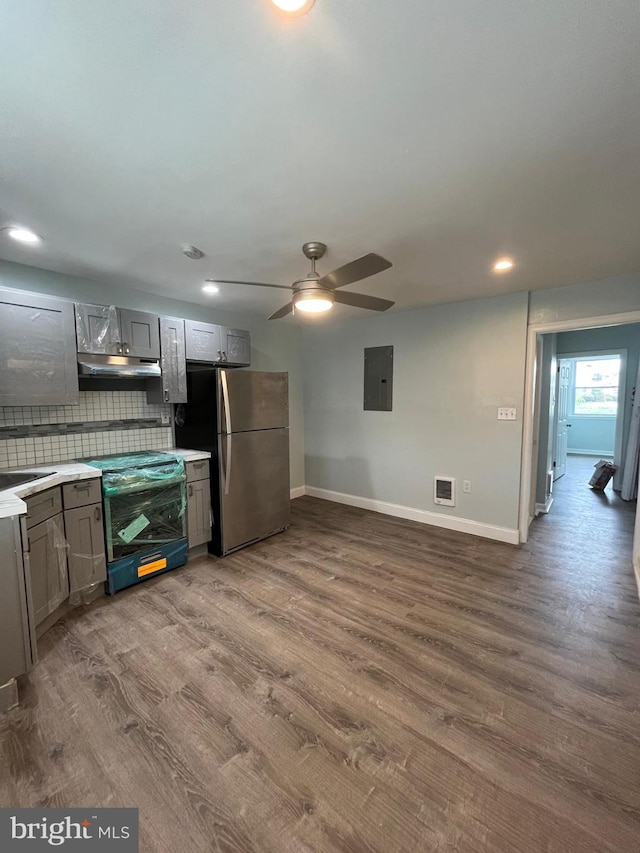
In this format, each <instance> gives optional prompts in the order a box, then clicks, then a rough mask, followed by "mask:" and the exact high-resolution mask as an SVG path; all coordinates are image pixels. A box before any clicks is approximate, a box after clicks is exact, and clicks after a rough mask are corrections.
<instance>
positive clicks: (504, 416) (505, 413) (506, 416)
mask: <svg viewBox="0 0 640 853" xmlns="http://www.w3.org/2000/svg"><path fill="white" fill-rule="evenodd" d="M515 419H516V410H515V409H510V408H503V409H498V420H499V421H515Z"/></svg>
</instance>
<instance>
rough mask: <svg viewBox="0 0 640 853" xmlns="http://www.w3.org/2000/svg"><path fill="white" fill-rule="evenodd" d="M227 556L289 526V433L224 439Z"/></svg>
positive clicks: (268, 432) (224, 539)
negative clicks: (236, 549)
mask: <svg viewBox="0 0 640 853" xmlns="http://www.w3.org/2000/svg"><path fill="white" fill-rule="evenodd" d="M219 458H220V499H221V507H220V510H221V512H220V515H221V519H220V520H221V527H222V529H221V548H222V552H223V554H227V553H229V551H233V550H234V549H235V548H239V547H241V546H242V545H246V544H247V543H249V542H253V541H255V540H256V539H263V538H264V537H265V536H268V535H269V534H270V533H275V532H276V531H278V530H282V529H283V528H285V527H287V526H288V524H289V520H290V493H289V430H288V429H270V430H262V431H254V432H241V433H232V434H231V435H221V436H220V456H219Z"/></svg>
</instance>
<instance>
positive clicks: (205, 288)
mask: <svg viewBox="0 0 640 853" xmlns="http://www.w3.org/2000/svg"><path fill="white" fill-rule="evenodd" d="M202 292H203V293H219V292H220V288H219V287H218V285H217V284H214V283H213V281H209V280H207V282H206V283H205V284H203V285H202Z"/></svg>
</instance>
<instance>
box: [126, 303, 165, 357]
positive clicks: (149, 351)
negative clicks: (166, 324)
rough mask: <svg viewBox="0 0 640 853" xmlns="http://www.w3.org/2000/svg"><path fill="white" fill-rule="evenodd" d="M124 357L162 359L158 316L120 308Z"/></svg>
mask: <svg viewBox="0 0 640 853" xmlns="http://www.w3.org/2000/svg"><path fill="white" fill-rule="evenodd" d="M118 323H119V326H120V340H121V342H122V354H123V355H135V356H137V357H138V358H160V327H159V324H158V317H157V315H156V314H146V313H145V312H144V311H129V309H128V308H118Z"/></svg>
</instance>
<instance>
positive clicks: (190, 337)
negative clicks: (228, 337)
mask: <svg viewBox="0 0 640 853" xmlns="http://www.w3.org/2000/svg"><path fill="white" fill-rule="evenodd" d="M184 325H185V334H186V338H187V341H186V351H187V360H188V361H207V362H218V361H221V360H222V348H221V342H220V326H214V324H213V323H199V322H197V321H196V320H185V324H184Z"/></svg>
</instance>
